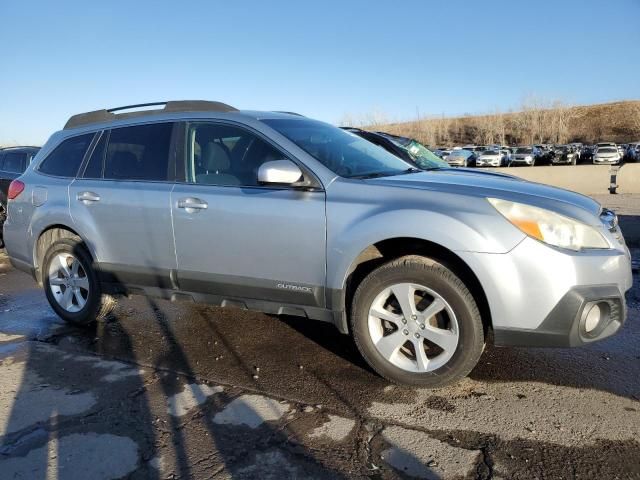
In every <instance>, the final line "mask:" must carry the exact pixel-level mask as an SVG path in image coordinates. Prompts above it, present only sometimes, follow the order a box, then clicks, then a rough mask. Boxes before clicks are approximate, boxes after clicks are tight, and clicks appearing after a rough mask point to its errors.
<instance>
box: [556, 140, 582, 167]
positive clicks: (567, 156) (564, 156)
mask: <svg viewBox="0 0 640 480" xmlns="http://www.w3.org/2000/svg"><path fill="white" fill-rule="evenodd" d="M577 162H578V154H577V153H576V152H575V151H574V150H573V148H572V147H571V146H569V145H556V146H555V147H553V150H552V154H551V163H552V164H553V165H560V164H567V165H575V164H576V163H577Z"/></svg>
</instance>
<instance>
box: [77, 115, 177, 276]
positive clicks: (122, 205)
mask: <svg viewBox="0 0 640 480" xmlns="http://www.w3.org/2000/svg"><path fill="white" fill-rule="evenodd" d="M173 128H174V124H173V123H166V122H165V123H152V124H144V125H135V126H129V127H121V128H115V129H112V130H106V131H104V132H102V133H101V134H100V137H99V138H97V139H96V140H95V141H94V145H93V146H92V152H91V153H90V155H89V157H88V160H87V161H86V162H85V165H84V167H83V169H82V171H81V173H80V175H79V178H77V179H76V180H75V181H74V182H73V183H72V184H71V186H70V187H69V201H70V210H71V215H72V217H73V219H74V222H75V223H76V224H77V225H78V229H79V230H80V231H81V232H82V233H83V235H84V237H85V238H86V239H87V242H89V243H90V246H91V247H92V248H93V250H94V252H95V254H96V256H97V260H98V262H99V263H100V267H101V271H102V273H101V274H102V275H103V281H106V282H114V283H125V284H127V285H129V286H142V287H160V288H172V285H173V284H172V282H171V272H172V270H175V268H176V257H175V250H174V242H173V233H172V226H171V208H170V197H171V189H172V188H173V180H174V174H175V163H174V161H173V159H174V156H173V146H172V134H173Z"/></svg>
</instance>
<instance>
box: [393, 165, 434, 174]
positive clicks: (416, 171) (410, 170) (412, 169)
mask: <svg viewBox="0 0 640 480" xmlns="http://www.w3.org/2000/svg"><path fill="white" fill-rule="evenodd" d="M428 170H430V169H428ZM422 171H424V169H422V168H416V167H409V168H407V169H406V170H404V171H402V172H400V173H398V175H404V174H406V173H420V172H422Z"/></svg>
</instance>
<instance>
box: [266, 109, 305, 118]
mask: <svg viewBox="0 0 640 480" xmlns="http://www.w3.org/2000/svg"><path fill="white" fill-rule="evenodd" d="M273 113H286V114H288V115H295V116H296V117H304V115H302V114H301V113H296V112H286V111H284V110H274V111H273Z"/></svg>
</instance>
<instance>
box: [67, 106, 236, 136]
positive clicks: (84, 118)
mask: <svg viewBox="0 0 640 480" xmlns="http://www.w3.org/2000/svg"><path fill="white" fill-rule="evenodd" d="M160 105H164V108H158V109H153V110H138V111H133V112H125V113H118V114H116V113H115V112H119V111H121V110H131V109H134V108H145V107H155V106H160ZM237 111H238V109H237V108H234V107H232V106H230V105H227V104H226V103H221V102H210V101H207V100H173V101H168V102H153V103H139V104H136V105H127V106H124V107H117V108H110V109H108V110H105V109H103V110H95V111H93V112H86V113H79V114H78V115H74V116H72V117H71V118H70V119H69V120H68V121H67V123H66V124H65V126H64V129H65V130H68V129H70V128H76V127H80V126H82V125H90V124H92V123H100V122H110V121H112V120H118V119H121V118H130V117H143V116H145V115H152V114H156V113H159V112H237Z"/></svg>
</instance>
